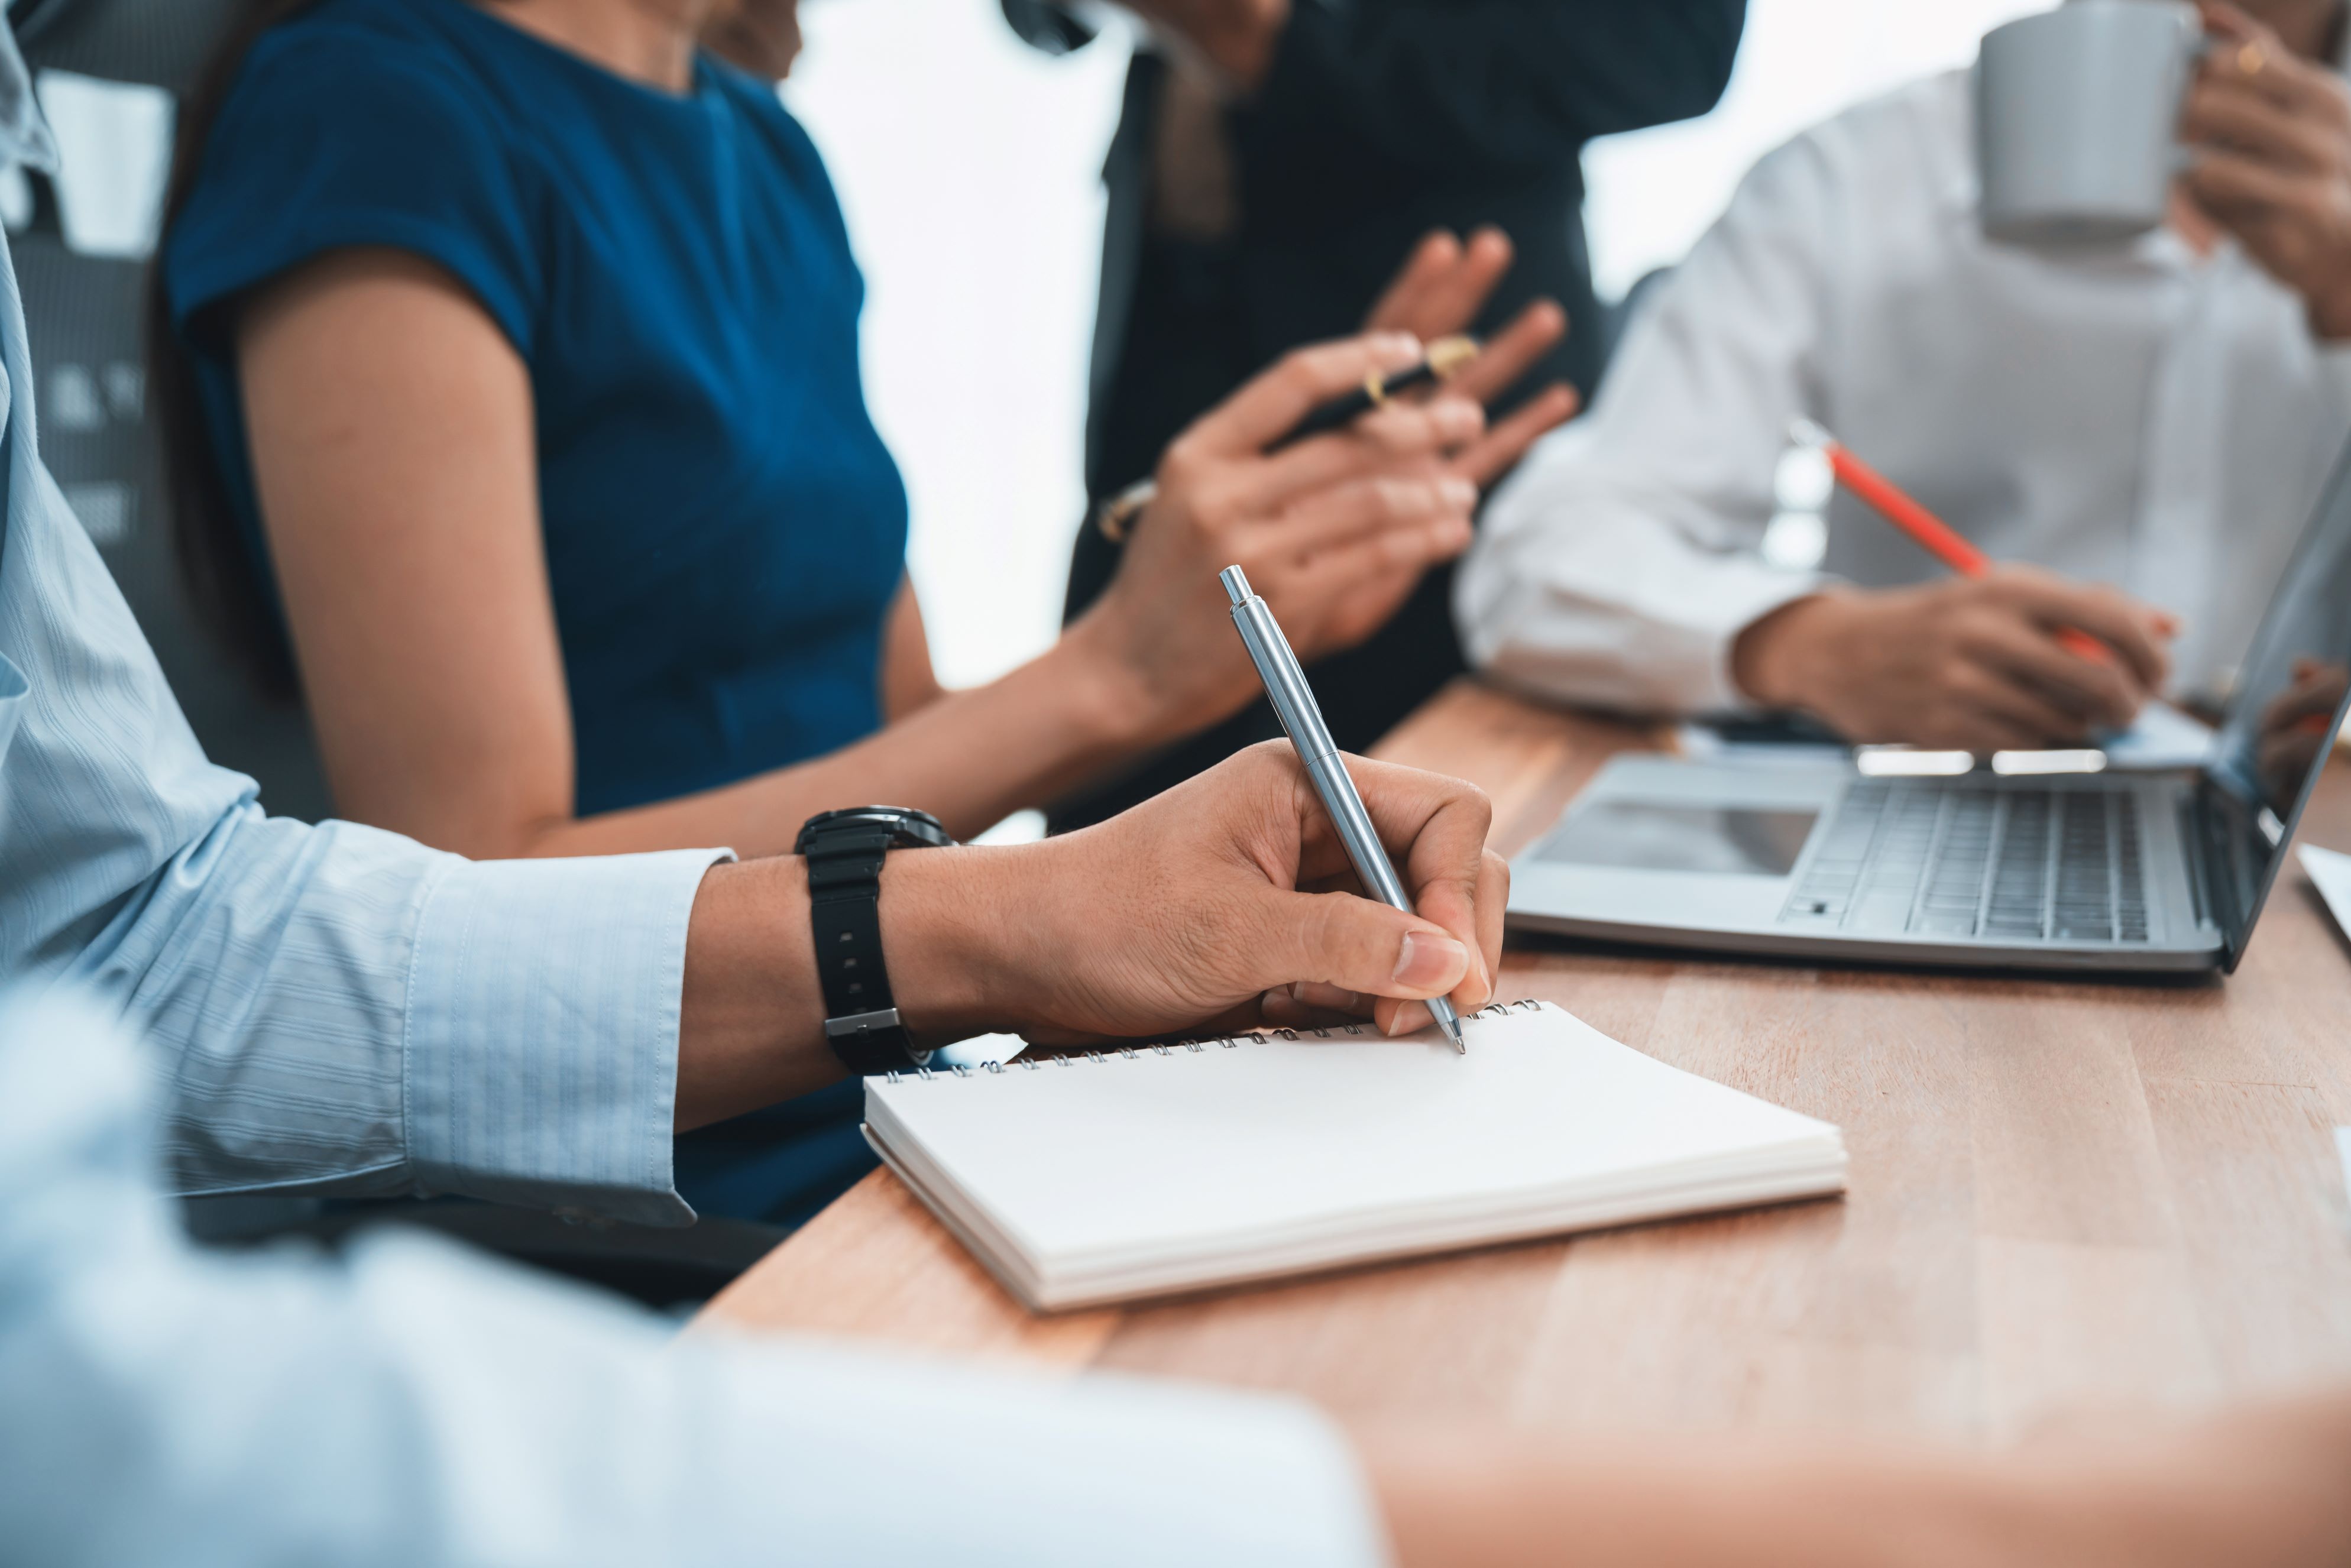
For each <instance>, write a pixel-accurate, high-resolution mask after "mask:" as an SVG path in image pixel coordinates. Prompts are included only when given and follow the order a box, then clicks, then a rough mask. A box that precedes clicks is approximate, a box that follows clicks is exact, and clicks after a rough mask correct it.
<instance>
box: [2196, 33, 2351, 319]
mask: <svg viewBox="0 0 2351 1568" xmlns="http://www.w3.org/2000/svg"><path fill="white" fill-rule="evenodd" d="M2199 8H2200V9H2201V11H2202V13H2203V16H2204V25H2205V28H2206V31H2207V36H2208V38H2209V44H2210V47H2209V49H2208V52H2207V53H2206V55H2205V57H2204V61H2203V64H2202V66H2201V67H2200V68H2199V70H2198V72H2197V75H2196V79H2195V82H2194V85H2193V86H2192V87H2191V88H2190V89H2189V95H2188V106H2187V110H2186V112H2185V114H2184V115H2183V116H2182V118H2181V122H2180V129H2181V133H2182V134H2183V135H2184V136H2185V137H2186V138H2187V140H2188V141H2189V142H2190V143H2191V144H2192V146H2193V149H2194V158H2193V162H2191V163H2190V164H2189V169H2188V172H2187V173H2186V175H2185V176H2184V178H2183V181H2182V183H2183V184H2184V185H2185V186H2186V188H2187V191H2188V193H2189V195H2190V196H2191V197H2192V198H2193V199H2194V200H2195V202H2196V203H2197V204H2198V205H2199V206H2200V207H2202V208H2203V209H2204V211H2205V212H2207V213H2208V214H2210V215H2211V217H2212V218H2213V220H2214V221H2215V222H2217V223H2219V224H2220V226H2222V227H2223V228H2225V229H2227V230H2228V231H2229V232H2230V233H2231V234H2232V235H2236V237H2237V240H2238V242H2239V243H2240V244H2241V245H2242V246H2244V247H2245V249H2246V250H2247V251H2248V252H2250V253H2251V254H2252V256H2253V258H2254V259H2255V260H2256V261H2258V262H2260V263H2261V265H2262V267H2265V268H2266V269H2268V271H2269V272H2270V274H2271V275H2272V276H2273V277H2276V278H2277V280H2278V281H2279V282H2281V283H2283V284H2284V285H2285V286H2286V287H2288V288H2291V289H2293V290H2294V292H2295V293H2297V294H2299V295H2301V296H2302V298H2303V300H2304V304H2305V306H2306V308H2308V311H2309V314H2310V324H2311V329H2312V330H2313V331H2314V333H2315V334H2316V335H2317V336H2319V337H2321V338H2325V339H2330V340H2340V339H2346V338H2351V92H2346V89H2345V87H2344V83H2343V81H2342V79H2341V78H2338V77H2337V76H2336V75H2335V73H2334V72H2332V71H2330V70H2327V69H2325V68H2324V67H2321V66H2318V65H2316V64H2314V63H2313V62H2311V61H2309V60H2307V59H2304V58H2303V57H2300V56H2298V55H2297V54H2295V53H2294V50H2293V49H2292V48H2290V47H2287V45H2286V44H2285V43H2284V42H2283V40H2282V39H2281V38H2280V37H2279V36H2278V34H2277V33H2276V32H2274V31H2273V30H2272V29H2271V28H2269V27H2267V26H2263V25H2262V24H2261V23H2260V22H2257V21H2255V20H2253V19H2252V17H2251V16H2246V15H2245V14H2244V13H2243V12H2242V11H2240V10H2238V9H2237V8H2236V7H2235V6H2234V5H2227V4H2223V3H2222V0H2203V4H2202V5H2201V6H2200V7H2199Z"/></svg>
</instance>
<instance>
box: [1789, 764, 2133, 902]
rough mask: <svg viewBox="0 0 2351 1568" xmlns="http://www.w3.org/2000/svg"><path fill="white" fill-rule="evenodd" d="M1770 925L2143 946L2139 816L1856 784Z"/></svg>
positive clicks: (2115, 802)
mask: <svg viewBox="0 0 2351 1568" xmlns="http://www.w3.org/2000/svg"><path fill="white" fill-rule="evenodd" d="M1780 920H1781V923H1782V925H1796V926H1804V927H1810V928H1812V929H1814V930H1823V931H1825V930H1837V931H1851V932H1855V933H1857V934H1863V935H1869V936H1891V935H1896V934H1901V933H1907V934H1908V935H1911V936H1943V937H1981V938H1984V939H1985V940H1988V941H1995V942H2035V941H2043V942H2144V941H2146V940H2147V891H2146V886H2145V883H2144V879H2143V876H2142V873H2141V867H2140V864H2139V831H2138V803H2137V800H2135V799H2134V797H2133V796H2132V794H2131V793H2130V791H2128V790H2126V789H2011V788H2001V789H1987V788H1984V787H1982V786H1980V785H1977V786H1970V785H1968V784H1964V783H1959V782H1957V781H1944V780H1938V779H1864V780H1862V781H1861V782H1859V783H1857V784H1855V785H1854V786H1853V787H1852V788H1851V789H1848V790H1847V791H1846V792H1845V797H1844V801H1843V803H1842V804H1841V805H1840V806H1839V807H1838V809H1837V813H1836V816H1835V817H1834V819H1833V820H1832V821H1830V823H1829V827H1828V831H1827V833H1826V836H1825V837H1824V838H1823V840H1822V841H1821V844H1820V848H1819V851H1818V852H1817V853H1815V854H1814V855H1813V859H1812V862H1811V863H1809V864H1808V865H1806V866H1805V867H1804V869H1803V872H1802V877H1801V880H1800V881H1799V882H1798V883H1797V886H1796V890H1795V892H1794V894H1792V896H1791V897H1790V898H1789V900H1788V904H1787V907H1786V908H1785V909H1784V910H1782V912H1781V915H1780Z"/></svg>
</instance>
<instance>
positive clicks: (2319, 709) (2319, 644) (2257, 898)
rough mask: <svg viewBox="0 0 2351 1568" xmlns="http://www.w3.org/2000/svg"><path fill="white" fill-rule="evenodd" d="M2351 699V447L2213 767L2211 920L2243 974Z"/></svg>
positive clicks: (2279, 602)
mask: <svg viewBox="0 0 2351 1568" xmlns="http://www.w3.org/2000/svg"><path fill="white" fill-rule="evenodd" d="M2346 695H2351V448H2346V455H2345V456H2344V457H2343V458H2342V459H2341V460H2339V461H2338V462H2337V463H2336V465H2335V473H2334V476H2332V477H2331V478H2329V479H2328V480H2327V483H2326V489H2325V494H2324V495H2322V496H2321V497H2320V499H2319V503H2318V510H2317V513H2316V515H2315V516H2314V517H2312V519H2311V523H2310V527H2309V529H2308V530H2307V531H2306V532H2305V533H2304V535H2303V538H2302V543H2301V545H2300V547H2299V548H2297V549H2296V550H2295V551H2294V560H2293V563H2292V564H2291V565H2289V566H2288V567H2287V568H2286V572H2285V577H2284V579H2283V580H2282V581H2281V582H2280V583H2279V585H2278V591H2277V593H2276V595H2275V597H2273V599H2272V600H2271V601H2270V607H2269V611H2268V613H2267V614H2265V615H2264V616H2263V617H2262V626H2261V630H2260V631H2259V632H2256V633H2255V634H2254V637H2253V645H2252V650H2251V651H2250V652H2249V653H2247V654H2246V656H2245V664H2244V668H2243V669H2242V671H2241V673H2240V674H2239V676H2238V680H2237V687H2236V691H2235V694H2234V695H2232V696H2231V698H2230V700H2229V712H2228V716H2227V719H2226V720H2225V722H2224V723H2223V724H2222V725H2221V727H2220V737H2219V740H2218V741H2217V743H2216V744H2215V746H2214V747H2213V752H2212V757H2211V760H2210V763H2209V764H2208V765H2207V768H2206V788H2205V789H2204V790H2203V791H2202V800H2201V802H2200V804H2201V805H2202V807H2203V809H2204V815H2205V818H2206V821H2205V822H2204V823H2203V827H2204V830H2205V835H2206V837H2205V847H2206V849H2207V851H2208V854H2207V856H2206V866H2207V869H2208V871H2209V872H2210V873H2211V875H2212V878H2213V885H2212V886H2210V888H2209V889H2208V892H2210V894H2211V895H2212V900H2213V915H2214V918H2215V919H2216V920H2217V921H2218V922H2219V923H2220V929H2221V932H2222V935H2223V936H2224V937H2225V939H2226V941H2227V944H2228V964H2229V967H2231V968H2232V969H2233V968H2235V967H2236V963H2237V959H2238V957H2239V956H2240V955H2241V954H2242V953H2243V951H2244V946H2245V938H2246V937H2247V936H2250V935H2251V934H2252V925H2253V918H2254V916H2255V915H2259V914H2260V913H2261V905H2262V898H2263V897H2264V896H2265V895H2266V894H2268V892H2269V886H2270V883H2271V882H2272V880H2273V878H2274V877H2275V876H2276V874H2277V869H2278V865H2279V863H2280V862H2282V861H2283V859H2284V856H2285V849H2286V842H2287V841H2288V840H2289V839H2290V838H2291V837H2292V836H2293V832H2294V821H2295V819H2296V818H2298V817H2299V816H2300V815H2301V813H2302V807H2303V803H2304V801H2305V800H2307V799H2308V798H2309V795H2310V789H2311V786H2312V785H2313V784H2314V783H2315V782H2316V781H2317V779H2318V773H2319V769H2320V768H2321V767H2322V766H2323V765H2324V764H2325V760H2326V758H2327V755H2328V753H2329V752H2330V751H2331V750H2332V749H2333V747H2334V743H2335V729H2336V727H2338V726H2339V725H2340V724H2341V723H2342V722H2343V709H2344V701H2345V698H2346Z"/></svg>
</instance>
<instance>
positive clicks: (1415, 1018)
mask: <svg viewBox="0 0 2351 1568" xmlns="http://www.w3.org/2000/svg"><path fill="white" fill-rule="evenodd" d="M1348 770H1349V771H1350V772H1351V773H1352V774H1353V776H1354V779H1355V783H1356V787H1357V788H1358V789H1360V790H1361V791H1362V793H1363V797H1364V806H1365V808H1366V809H1367V810H1369V811H1370V812H1371V816H1372V821H1373V822H1374V824H1375V825H1376V826H1377V827H1378V829H1379V833H1380V838H1381V840H1382V841H1384V843H1385V844H1386V845H1387V847H1388V849H1389V851H1390V852H1391V853H1392V854H1393V855H1394V856H1395V861H1396V865H1397V869H1398V870H1399V872H1400V873H1402V876H1403V880H1404V884H1405V891H1406V892H1407V894H1409V895H1410V896H1411V898H1412V899H1413V901H1414V906H1415V907H1416V909H1417V910H1418V911H1419V914H1418V915H1406V914H1404V913H1402V912H1401V911H1398V910H1394V909H1390V908H1388V907H1387V906H1386V905H1385V904H1378V903H1375V902H1373V901H1372V900H1370V899H1367V898H1364V897H1361V896H1359V889H1358V884H1357V883H1356V881H1355V877H1354V873H1353V870H1352V869H1351V868H1350V867H1349V865H1348V863H1347V856H1346V852H1345V850H1344V848H1343V846H1342V845H1341V843H1340V841H1339V838H1338V835H1337V833H1336V832H1335V831H1333V830H1332V827H1331V821H1330V818H1329V816H1328V815H1327V814H1326V813H1325V812H1324V811H1323V809H1322V802H1321V801H1320V800H1317V799H1316V797H1315V794H1314V790H1313V788H1312V786H1311V785H1310V784H1309V783H1308V782H1307V780H1306V776H1305V773H1304V771H1303V770H1302V769H1301V768H1300V767H1299V765H1298V759H1297V757H1296V756H1295V754H1293V753H1292V752H1291V750H1290V747H1288V746H1287V745H1286V744H1283V743H1280V742H1273V743H1269V744H1267V745H1263V746H1256V747H1250V748H1249V749H1248V750H1246V751H1243V752H1240V753H1238V755H1236V756H1234V757H1232V758H1228V759H1227V760H1226V761H1225V762H1224V763H1222V764H1220V765H1219V766H1217V768H1211V769H1210V770H1209V771H1207V772H1206V773H1203V774H1201V775H1199V776H1198V777H1196V778H1195V779H1190V780H1188V781H1187V782H1186V783H1184V784H1180V785H1178V786H1177V787H1175V789H1170V790H1169V791H1167V792H1166V793H1165V794H1164V795H1161V796H1159V797H1157V798H1156V799H1155V800H1149V801H1147V802H1145V803H1144V804H1143V805H1141V806H1137V807H1135V808H1134V810H1131V811H1127V812H1125V813H1124V814H1123V815H1121V816H1118V817H1114V818H1113V819H1112V820H1111V821H1107V822H1104V823H1102V824H1101V825H1099V826H1097V827H1092V828H1088V829H1086V830H1085V831H1081V832H1076V833H1071V834H1068V835H1066V836H1064V837H1061V838H1057V839H1050V840H1048V841H1045V842H1044V843H1041V844H1034V845H1025V846H1022V847H1021V848H1019V849H1018V850H1014V851H1003V852H995V853H997V854H998V855H999V856H1000V857H1001V858H1000V860H999V861H998V864H997V865H996V867H995V869H994V872H993V883H994V885H995V886H996V887H997V888H998V889H999V890H1001V897H1000V901H990V902H989V903H987V904H984V905H981V906H979V907H982V908H985V909H987V910H989V911H991V912H993V913H996V914H997V915H998V918H997V919H996V920H995V921H994V922H993V924H994V925H997V926H998V927H999V928H1000V932H999V935H998V937H997V938H996V939H997V940H998V943H999V946H998V949H997V953H996V956H995V957H994V960H993V968H994V969H995V971H996V972H997V974H998V976H999V984H1000V986H1001V987H1002V996H1001V998H1000V1002H999V1007H1000V1009H1001V1011H1002V1013H1003V1016H1004V1018H1005V1019H1007V1020H1008V1021H1010V1022H1011V1023H1013V1024H1015V1025H1017V1026H1018V1027H1019V1028H1020V1029H1021V1030H1022V1031H1023V1032H1024V1033H1026V1034H1028V1035H1029V1038H1031V1039H1033V1040H1040V1041H1066V1040H1075V1039H1083V1038H1098V1037H1102V1036H1111V1037H1134V1036H1141V1035H1151V1034H1161V1033H1167V1032H1171V1031H1175V1030H1195V1029H1208V1030H1232V1029H1243V1028H1249V1027H1251V1026H1254V1025H1256V1024H1259V1023H1260V1022H1273V1023H1292V1022H1298V1021H1301V1012H1300V1010H1299V1004H1297V1003H1296V1002H1295V1001H1294V1000H1293V999H1292V993H1291V992H1290V988H1291V987H1293V986H1298V985H1301V984H1303V985H1304V986H1306V987H1308V988H1310V989H1309V992H1308V994H1309V996H1310V997H1311V998H1313V1000H1314V1001H1315V1002H1316V1003H1317V1004H1318V1005H1321V1006H1336V1007H1337V1008H1339V1009H1341V1010H1347V1011H1355V1012H1369V1013H1371V1014H1372V1016H1373V1017H1374V1019H1375V1020H1376V1021H1377V1023H1378V1024H1379V1025H1380V1026H1381V1027H1382V1028H1383V1029H1385V1030H1388V1032H1390V1033H1402V1032H1404V1031H1405V1030H1408V1029H1415V1028H1418V1027H1419V1026H1421V1025H1422V1024H1425V1023H1426V1022H1427V1021H1428V1009H1426V1007H1424V1006H1422V1005H1420V1003H1419V1002H1418V1001H1416V1000H1411V999H1409V998H1426V997H1431V996H1450V997H1451V998H1452V999H1453V1001H1454V1003H1455V1005H1456V1006H1458V1007H1459V1008H1460V1009H1462V1010H1463V1011H1464V1012H1467V1011H1468V1010H1469V1009H1473V1008H1479V1007H1482V1006H1484V1005H1485V1004H1486V1002H1487V1001H1488V1000H1489V999H1490V998H1491V996H1492V993H1493V985H1492V981H1491V979H1490V977H1491V976H1492V974H1493V972H1494V967H1495V966H1496V965H1497V964H1498V963H1499V961H1500V958H1501V946H1502V907H1503V904H1505V903H1506V902H1507V901H1508V897H1509V892H1510V869H1509V867H1508V866H1506V865H1505V864H1504V863H1503V862H1502V861H1501V859H1500V857H1499V856H1497V855H1493V854H1489V853H1488V852H1487V851H1486V830H1487V827H1488V824H1489V821H1491V818H1492V811H1491V809H1490V808H1489V805H1488V804H1487V800H1486V797H1485V796H1484V795H1483V794H1481V793H1479V790H1478V789H1476V788H1475V787H1473V786H1471V785H1468V784H1465V783H1463V782H1461V781H1460V780H1459V779H1447V778H1442V777H1440V776H1438V775H1437V774H1433V773H1422V772H1419V771H1416V770H1415V769H1413V768H1398V767H1395V766H1393V765H1390V764H1386V763H1379V762H1367V761H1364V760H1362V759H1361V758H1350V759H1349V761H1348ZM968 853H973V854H986V853H989V852H984V851H983V852H968ZM966 854H967V852H964V851H956V852H954V854H953V855H952V856H950V855H939V856H936V857H934V859H933V860H932V862H931V864H930V865H929V866H927V867H924V866H921V865H920V864H919V862H922V861H923V859H924V857H922V856H919V855H909V856H902V857H896V859H893V862H892V863H893V868H894V867H896V865H897V862H898V860H904V861H905V862H909V865H908V868H907V869H912V870H927V871H929V872H932V873H947V872H949V871H950V870H953V869H954V868H953V867H952V866H951V864H950V863H949V862H951V861H952V860H953V859H955V858H956V857H960V856H964V855H966ZM893 874H895V872H894V871H893ZM1007 912H1008V913H1009V914H1010V916H1011V917H1010V918H1005V917H1003V916H1004V915H1005V913H1007ZM1269 992H1276V993H1278V994H1277V996H1276V997H1275V998H1274V999H1272V1000H1271V1001H1270V1002H1269V1001H1268V999H1267V993H1269Z"/></svg>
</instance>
